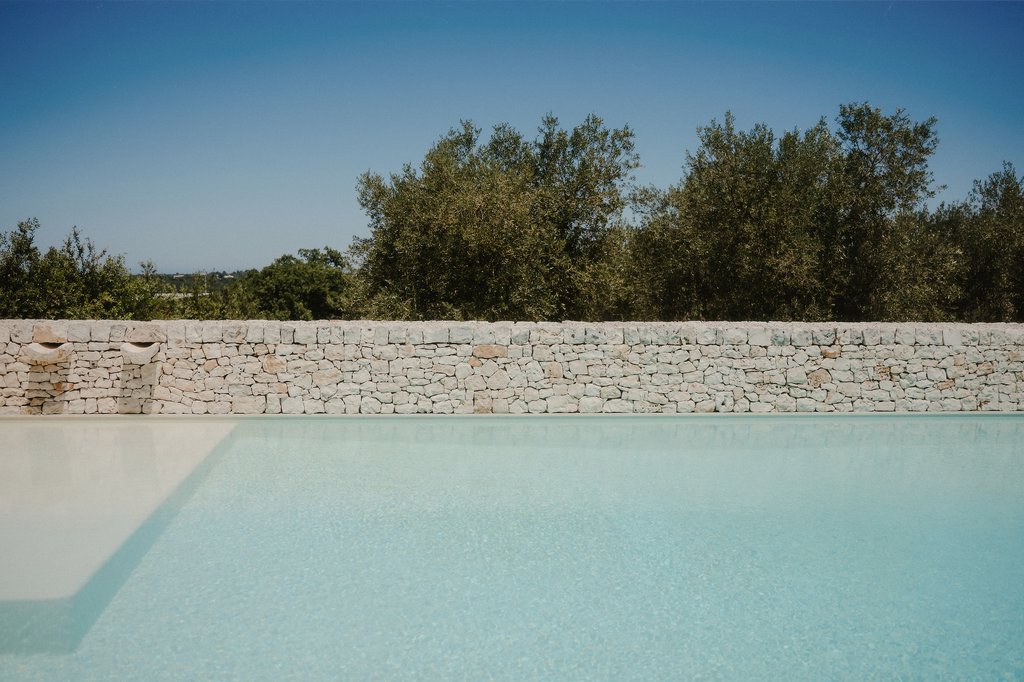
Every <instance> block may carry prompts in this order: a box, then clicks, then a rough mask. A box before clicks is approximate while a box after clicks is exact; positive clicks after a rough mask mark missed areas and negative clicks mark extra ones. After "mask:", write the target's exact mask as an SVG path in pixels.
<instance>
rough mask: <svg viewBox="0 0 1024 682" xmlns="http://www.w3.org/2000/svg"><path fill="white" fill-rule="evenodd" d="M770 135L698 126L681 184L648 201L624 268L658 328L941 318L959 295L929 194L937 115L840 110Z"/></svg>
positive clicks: (951, 251) (944, 229) (945, 231)
mask: <svg viewBox="0 0 1024 682" xmlns="http://www.w3.org/2000/svg"><path fill="white" fill-rule="evenodd" d="M836 123H837V129H836V130H835V131H833V130H831V129H830V128H829V126H828V125H827V123H826V122H825V121H824V120H822V121H819V122H818V124H817V125H815V126H814V127H812V128H810V129H809V130H807V131H806V132H804V133H803V134H801V133H799V132H798V131H792V132H787V133H785V134H783V135H782V136H781V137H780V138H778V139H776V137H775V135H774V133H773V132H772V131H771V130H770V129H768V128H767V127H766V126H764V125H757V126H754V128H753V129H751V130H750V131H737V130H736V128H735V124H734V119H733V117H732V116H731V115H730V114H726V117H725V122H724V123H723V124H719V123H717V122H714V121H713V122H712V123H711V124H710V125H708V126H706V127H704V128H701V129H699V130H698V135H699V138H700V141H701V145H700V147H699V148H698V150H697V151H696V152H695V153H693V154H689V155H688V156H687V175H686V176H685V177H684V178H683V180H682V181H681V182H680V184H679V185H676V186H674V187H670V188H669V189H668V191H667V192H665V193H664V194H659V193H656V192H653V193H651V194H650V195H649V196H648V197H647V203H646V210H645V211H644V212H643V219H642V224H641V229H640V230H639V236H638V238H636V239H634V240H633V248H632V253H633V267H634V269H635V270H636V272H637V273H638V278H639V279H641V280H643V281H645V282H646V286H645V290H644V291H643V292H642V293H641V295H640V296H639V300H640V305H639V308H638V311H639V312H640V313H641V314H642V315H644V316H647V317H656V318H660V319H686V318H701V319H727V320H739V319H753V320H766V319H781V320H788V319H807V320H818V319H845V320H872V319H909V318H917V319H936V320H939V319H948V318H949V317H951V316H952V315H953V314H954V310H955V301H956V300H957V297H958V295H959V289H958V284H957V281H956V280H957V275H956V264H955V262H954V260H955V247H954V246H953V244H952V243H951V242H950V241H949V226H948V225H945V224H944V221H942V220H936V219H933V218H932V217H931V216H929V214H928V213H927V212H926V211H923V210H921V209H922V207H923V202H924V201H925V200H926V199H927V198H930V197H931V196H933V195H934V192H933V191H932V190H931V188H930V183H931V174H930V173H929V171H928V165H927V161H928V157H929V156H930V155H931V154H932V153H933V152H934V150H935V145H936V143H937V142H936V138H935V133H934V125H935V120H934V119H928V120H926V121H924V122H921V123H915V122H913V121H911V120H910V119H909V118H908V117H907V116H906V114H905V113H904V112H903V111H902V110H898V111H897V112H896V113H895V114H893V115H890V116H886V115H883V114H882V112H881V111H879V110H878V109H875V108H872V107H870V106H868V105H867V104H855V105H844V106H842V107H840V111H839V116H838V118H837V119H836Z"/></svg>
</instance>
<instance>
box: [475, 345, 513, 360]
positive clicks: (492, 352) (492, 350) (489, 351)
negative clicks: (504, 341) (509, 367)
mask: <svg viewBox="0 0 1024 682" xmlns="http://www.w3.org/2000/svg"><path fill="white" fill-rule="evenodd" d="M473 356H474V357H478V358H507V357H508V346H499V345H496V344H484V345H480V346H474V347H473Z"/></svg>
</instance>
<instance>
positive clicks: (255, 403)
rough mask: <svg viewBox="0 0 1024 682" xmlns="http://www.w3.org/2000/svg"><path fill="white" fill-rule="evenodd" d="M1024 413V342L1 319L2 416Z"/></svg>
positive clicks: (826, 326) (950, 328) (541, 327)
mask: <svg viewBox="0 0 1024 682" xmlns="http://www.w3.org/2000/svg"><path fill="white" fill-rule="evenodd" d="M977 410H986V411H1017V410H1024V325H1005V324H986V325H964V324H960V325H933V324H838V323H756V322H751V323H703V322H701V323H698V322H688V323H600V324H592V323H573V322H565V323H521V322H517V323H485V322H469V323H462V322H423V323H407V322H368V321H349V322H267V321H218V322H193V321H169V322H145V323H139V322H115V321H33V320H0V414H112V413H153V414H156V413H160V414H182V413H189V414H323V413H327V414H453V413H455V414H466V413H488V414H489V413H510V414H524V413H570V412H571V413H601V412H605V413H649V412H662V413H674V412H892V411H910V412H923V411H977Z"/></svg>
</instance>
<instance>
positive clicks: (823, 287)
mask: <svg viewBox="0 0 1024 682" xmlns="http://www.w3.org/2000/svg"><path fill="white" fill-rule="evenodd" d="M936 126H937V122H936V120H935V119H934V118H926V119H924V120H920V121H916V120H914V119H912V118H911V117H910V116H909V115H908V114H907V113H906V112H905V111H904V110H902V109H898V110H896V111H895V112H893V113H889V114H886V113H884V112H882V111H881V110H880V109H878V108H875V107H872V106H871V105H869V104H867V103H854V104H847V105H843V106H841V107H839V111H838V114H837V115H836V116H835V118H834V119H833V120H832V122H831V123H830V122H829V121H828V120H827V119H824V118H822V119H820V120H818V121H817V122H816V123H814V124H813V125H812V126H810V127H809V128H806V129H804V130H800V129H792V130H788V131H785V132H782V133H781V134H778V133H776V132H775V131H773V130H772V129H770V128H769V127H767V126H766V125H763V124H758V125H755V126H753V127H752V128H751V129H750V130H740V129H738V128H737V126H736V121H735V118H734V117H733V116H732V115H731V114H730V113H728V112H726V114H725V116H724V118H723V119H722V120H721V121H717V120H713V121H711V122H710V123H708V124H707V125H705V126H702V127H700V128H698V140H699V144H698V146H697V148H696V149H695V150H693V151H691V152H688V153H687V154H686V155H685V157H684V159H683V161H684V166H683V167H684V172H683V176H682V177H681V178H680V180H679V182H678V183H676V184H673V185H671V186H669V187H667V188H664V189H659V188H655V187H638V186H636V184H635V178H634V171H635V170H636V169H637V168H638V167H639V165H640V159H639V157H638V155H637V153H636V150H635V146H634V134H633V131H632V130H631V129H630V128H629V127H628V126H623V127H620V128H611V127H608V126H607V125H606V124H605V123H604V121H602V120H601V119H600V118H599V117H598V116H596V115H591V116H588V117H587V118H586V119H585V120H584V121H583V122H582V123H580V124H578V125H576V126H575V127H573V128H571V129H568V128H564V127H562V125H561V124H560V122H559V121H558V119H557V118H555V117H554V116H552V115H548V116H545V117H544V118H543V119H542V121H541V123H540V125H539V126H538V128H537V130H536V132H535V134H534V135H533V136H532V137H530V136H525V135H523V134H522V133H520V132H519V131H517V130H515V129H514V128H512V127H511V126H509V125H498V126H495V127H494V128H493V129H491V131H490V132H489V134H488V135H486V136H485V135H484V134H483V131H482V130H481V129H480V128H477V127H476V126H474V125H473V124H472V123H471V122H469V121H464V122H462V123H461V124H460V125H459V126H457V127H455V128H453V129H451V130H450V131H449V132H448V133H447V134H445V135H443V136H442V137H441V138H440V139H438V141H437V142H436V143H435V144H434V145H433V146H432V147H431V148H430V149H429V151H428V152H427V153H426V154H425V156H424V158H423V160H422V161H421V162H419V163H418V164H415V165H413V164H411V163H410V164H407V165H406V166H404V167H403V168H402V169H401V171H400V172H397V173H393V174H390V175H388V176H387V177H385V176H383V175H381V174H378V173H374V172H367V173H365V174H364V175H363V176H362V177H360V178H359V180H358V183H357V187H356V190H357V192H358V198H359V202H360V204H361V205H362V207H363V209H364V210H365V211H366V214H367V216H368V218H369V228H370V231H369V234H368V236H366V237H364V238H360V239H357V240H356V241H355V242H354V243H353V244H352V246H351V247H350V248H349V249H348V251H347V252H342V251H339V250H337V249H334V248H330V247H324V248H322V249H302V250H299V251H298V254H297V256H295V255H284V256H281V257H280V258H278V259H276V260H275V261H274V262H273V263H271V264H270V265H268V266H266V267H264V268H262V269H259V270H251V271H248V272H246V273H242V274H241V275H240V276H238V277H237V278H235V279H233V280H230V281H229V280H218V282H220V283H219V284H218V286H217V287H210V286H208V280H207V278H199V277H193V278H189V279H188V280H187V284H185V285H179V284H176V283H175V282H168V280H166V279H161V278H159V277H157V276H156V274H155V269H154V268H153V266H152V265H149V264H146V265H145V266H144V267H143V269H142V272H141V274H137V275H132V274H131V273H130V272H129V271H128V269H127V268H126V267H125V264H124V259H123V258H122V257H119V256H110V255H108V254H107V253H106V252H104V251H101V250H97V249H96V248H95V247H94V246H93V244H92V242H91V241H90V240H88V239H86V238H84V237H83V236H82V235H81V234H80V233H79V231H78V230H77V229H72V231H71V234H70V235H69V236H68V238H67V239H66V240H65V241H64V243H63V245H62V246H60V247H54V248H50V249H49V250H47V251H46V252H45V253H43V252H41V251H40V250H39V249H38V248H37V247H36V246H35V243H34V237H35V232H36V231H37V230H38V228H39V224H38V222H37V221H35V220H26V221H23V222H21V223H19V224H18V225H17V227H16V228H15V229H14V230H12V231H11V232H9V233H4V232H0V316H2V317H131V318H136V319H143V318H147V317H199V318H215V317H223V318H230V317H248V318H257V317H266V318H277V319H320V318H357V317H370V318H378V319H430V318H433V319H441V318H444V319H484V320H499V319H505V320H513V319H516V320H562V319H581V320H624V319H637V320H650V319H661V320H682V319H707V320H768V319H779V320H791V319H803V320H825V319H835V320H848V321H853V320H910V319H915V320H935V321H939V320H965V321H1024V191H1022V187H1024V178H1022V177H1020V176H1018V174H1017V171H1016V169H1015V168H1014V166H1013V165H1012V164H1011V163H1009V162H1006V163H1004V164H1003V166H1002V168H1001V169H1000V170H998V171H996V172H995V173H993V174H992V175H990V176H989V177H988V178H986V179H983V180H979V181H977V182H975V186H974V189H973V191H972V192H971V193H970V195H969V196H968V197H966V198H965V199H964V200H962V201H953V202H950V203H942V204H940V205H938V206H936V207H929V200H931V199H934V197H935V194H936V191H937V189H938V188H936V187H935V185H934V180H933V177H932V173H931V171H930V169H929V165H928V163H929V159H930V158H931V156H932V155H933V154H934V152H935V150H936V147H937V144H938V137H937V135H936ZM225 282H227V283H225Z"/></svg>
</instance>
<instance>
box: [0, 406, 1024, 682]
mask: <svg viewBox="0 0 1024 682" xmlns="http://www.w3.org/2000/svg"><path fill="white" fill-rule="evenodd" d="M10 423H12V422H8V423H0V430H3V429H5V428H8V426H9V425H10ZM131 423H132V424H133V425H134V427H135V428H140V427H139V424H140V422H139V421H138V420H132V422H131ZM163 423H167V420H164V421H163ZM189 423H192V422H188V421H183V422H179V424H181V425H182V426H183V427H184V426H187V425H188V424H189ZM196 423H198V422H196ZM157 440H158V441H159V440H160V439H157ZM131 442H135V441H131ZM39 456H41V457H45V456H46V455H45V454H41V455H39ZM131 466H134V467H135V468H136V469H139V468H140V467H141V466H142V465H140V464H138V463H137V462H136V463H135V464H133V465H131ZM145 475H146V476H149V474H145ZM180 477H181V476H179V478H180ZM150 478H151V476H150ZM175 480H177V479H175ZM176 491H177V492H175V493H173V494H171V495H170V497H169V498H168V499H167V501H166V502H164V503H163V504H162V505H160V506H158V507H157V509H156V510H155V511H154V512H153V513H152V514H151V515H150V516H149V518H148V520H147V521H146V522H145V523H143V525H142V526H141V527H139V528H138V529H137V530H136V531H135V532H134V534H133V535H131V537H130V538H129V539H128V540H127V541H126V542H125V544H124V545H122V546H121V548H120V550H119V551H118V552H117V553H116V554H114V555H113V556H112V557H111V558H110V559H109V560H108V561H107V563H106V565H105V566H104V568H103V569H102V572H104V576H105V577H104V579H103V581H101V582H104V587H103V589H102V590H97V591H96V592H95V594H93V595H92V596H91V597H90V599H88V600H85V605H84V606H82V605H79V606H76V607H75V609H72V610H71V613H70V615H68V614H64V615H63V616H61V618H64V621H61V622H62V624H63V626H66V628H65V630H60V628H57V627H54V628H51V630H52V631H54V632H57V631H60V633H62V634H58V635H54V637H55V639H54V640H53V641H50V642H47V641H45V639H44V640H40V639H39V638H40V637H43V638H45V637H46V636H48V635H47V634H46V633H47V632H49V631H48V630H46V628H43V629H41V630H38V631H37V632H36V634H35V635H34V636H35V637H36V639H35V640H33V641H31V642H27V640H26V642H23V644H24V647H23V650H18V647H19V644H18V643H17V642H13V643H12V637H11V632H12V628H14V627H15V625H12V623H13V621H12V620H11V619H12V618H14V617H15V616H14V615H12V614H15V613H16V610H15V609H14V606H13V605H16V600H8V601H6V602H0V610H2V609H4V608H6V609H7V615H6V616H5V617H6V618H7V620H0V623H5V624H6V625H4V627H5V628H6V629H7V632H6V633H5V632H3V631H0V641H2V639H3V637H4V636H5V635H6V636H7V640H8V641H7V648H6V650H3V649H0V679H3V680H21V679H25V680H107V679H119V680H158V679H181V680H194V679H267V680H277V679H282V678H286V679H287V678H293V679H324V680H327V679H330V680H335V679H346V680H350V679H385V680H390V679H468V680H479V679H501V680H524V679H543V680H554V679H558V680H561V679H602V680H621V679H635V680H657V679H702V678H710V679H742V680H748V679H787V680H798V679H809V680H811V679H813V680H820V679H858V680H860V679H940V678H942V679H970V678H974V679H1019V678H1022V677H1024V418H1022V417H1018V416H1002V417H1000V416H987V417H982V416H950V417H945V416H939V417H933V416H926V417H901V416H895V417H867V416H861V417H858V416H853V417H842V418H840V417H836V418H831V417H821V416H814V417H809V418H801V417H799V416H796V417H721V416H718V417H708V418H703V417H686V418H671V417H654V418H643V417H625V418H622V417H618V418H602V417H596V418H580V417H570V418H557V417H541V418H529V417H524V418H479V417H472V418H439V417H430V418H393V417H388V418H376V419H374V418H368V419H360V418H344V419H329V418H328V419H317V418H297V419H265V418H257V419H245V420H239V421H238V422H237V425H236V426H234V429H233V430H232V431H231V432H230V433H229V435H227V436H226V437H224V438H223V440H220V441H219V445H217V446H216V447H215V448H214V449H213V450H212V452H211V453H210V454H209V456H208V457H206V459H205V460H204V461H202V462H201V463H200V464H199V465H198V466H196V467H195V469H194V470H193V471H192V473H191V474H190V475H189V476H188V477H187V478H184V479H183V482H182V483H180V485H178V487H177V488H176ZM95 582H97V581H96V580H95V579H94V580H93V581H91V582H90V583H89V585H92V584H93V583H95ZM86 589H92V588H91V587H89V586H88V585H87V587H86V588H83V590H86ZM21 607H25V604H24V603H23V604H21ZM23 610H24V608H23ZM40 614H42V615H40ZM33 617H35V618H44V619H45V618H46V617H50V616H47V615H46V612H45V611H39V612H38V613H36V614H34V615H33ZM76 628H77V629H76ZM69 632H70V634H69ZM40 633H42V634H40ZM19 641H20V640H19ZM28 649H32V650H33V651H35V653H32V652H30V651H29V650H28Z"/></svg>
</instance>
